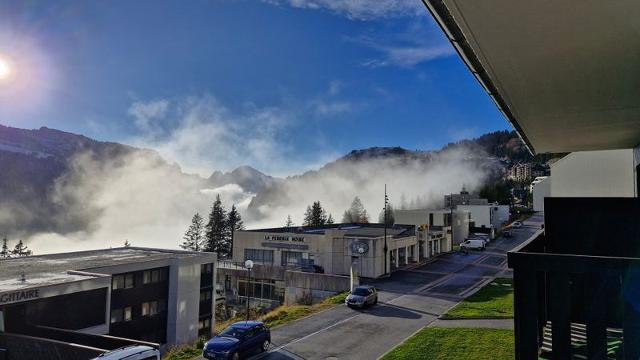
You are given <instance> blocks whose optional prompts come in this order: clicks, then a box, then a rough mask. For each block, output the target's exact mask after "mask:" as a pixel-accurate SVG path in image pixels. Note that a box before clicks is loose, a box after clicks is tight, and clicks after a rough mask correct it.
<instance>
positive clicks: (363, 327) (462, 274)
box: [252, 215, 542, 360]
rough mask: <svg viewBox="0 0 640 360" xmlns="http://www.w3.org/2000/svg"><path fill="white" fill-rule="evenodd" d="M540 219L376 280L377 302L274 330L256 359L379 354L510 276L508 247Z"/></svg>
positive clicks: (339, 308) (536, 226)
mask: <svg viewBox="0 0 640 360" xmlns="http://www.w3.org/2000/svg"><path fill="white" fill-rule="evenodd" d="M541 223H542V216H541V215H534V216H532V217H531V218H529V219H528V220H526V221H525V222H524V226H523V227H522V228H519V229H513V237H512V238H509V239H505V238H499V239H496V240H494V241H492V242H491V243H490V244H489V245H488V246H487V249H486V250H485V251H478V252H469V254H467V255H465V254H462V253H457V252H456V253H449V254H444V255H442V256H439V257H437V258H436V259H435V260H433V261H431V262H429V263H427V264H423V265H420V266H415V267H413V268H411V269H404V270H400V271H396V272H394V273H393V274H392V275H391V277H389V278H387V279H383V280H378V281H375V282H371V284H373V285H375V286H376V287H378V288H379V289H380V293H379V302H378V305H376V306H373V307H371V308H368V309H365V310H354V309H350V308H348V307H346V306H344V305H340V306H337V307H335V308H331V309H329V310H326V311H323V312H320V313H317V314H315V315H312V316H309V317H307V318H304V319H301V320H298V321H294V322H291V323H289V324H286V325H284V326H280V327H277V328H275V329H272V331H271V336H272V345H271V349H270V350H269V351H268V352H266V353H263V354H259V355H256V356H253V357H252V359H310V360H311V359H322V360H327V359H376V358H378V357H380V356H381V355H383V354H384V353H386V352H387V351H388V350H390V349H391V348H393V347H394V346H396V345H397V344H399V343H400V342H402V341H403V340H404V339H406V338H407V337H409V336H411V335H412V334H413V333H414V332H416V331H418V330H419V329H421V328H422V327H424V326H427V325H429V324H430V323H431V322H433V321H435V320H436V319H437V318H438V316H440V315H441V314H443V313H445V312H447V310H448V309H449V308H451V307H452V306H454V305H455V304H456V303H458V302H459V301H460V300H462V299H464V298H465V297H466V296H469V295H470V294H472V293H473V292H475V291H477V289H479V288H480V287H482V286H484V284H486V283H488V282H489V281H491V280H493V279H494V278H495V277H497V276H511V271H510V270H508V269H507V268H506V264H507V257H506V252H507V251H509V250H511V249H512V248H514V247H516V246H517V245H519V244H521V243H522V242H524V241H525V240H527V239H528V238H529V237H530V236H531V235H532V234H533V233H534V232H535V231H536V230H538V229H539V228H540V224H541Z"/></svg>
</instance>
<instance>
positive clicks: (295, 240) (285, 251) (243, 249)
mask: <svg viewBox="0 0 640 360" xmlns="http://www.w3.org/2000/svg"><path fill="white" fill-rule="evenodd" d="M384 244H385V240H384V225H382V224H334V225H327V226H322V227H295V228H286V227H283V228H271V229H257V230H242V231H237V232H236V233H235V241H234V243H233V261H234V262H244V261H245V260H248V259H251V260H253V261H254V262H255V263H258V264H263V265H275V266H283V267H286V266H292V267H309V266H314V265H315V266H320V267H322V269H323V270H324V273H325V274H334V275H349V274H350V268H351V261H352V259H353V258H357V260H358V264H359V265H358V266H359V268H358V270H359V273H360V276H363V277H368V278H377V277H380V276H381V275H383V274H385V273H389V271H391V270H393V269H394V268H395V267H400V266H402V265H406V264H407V263H408V262H409V261H417V260H418V255H417V254H418V251H417V246H416V245H417V240H416V231H415V226H413V225H394V226H390V227H388V228H387V247H388V261H387V262H386V266H387V268H386V270H385V268H384V266H385V261H384V250H383V249H384Z"/></svg>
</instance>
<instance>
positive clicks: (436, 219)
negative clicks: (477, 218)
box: [395, 209, 471, 246]
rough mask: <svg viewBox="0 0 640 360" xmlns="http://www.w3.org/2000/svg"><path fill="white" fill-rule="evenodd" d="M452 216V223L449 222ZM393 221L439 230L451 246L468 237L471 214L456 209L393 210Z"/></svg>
mask: <svg viewBox="0 0 640 360" xmlns="http://www.w3.org/2000/svg"><path fill="white" fill-rule="evenodd" d="M452 215H453V223H452V221H451V216H452ZM395 219H396V221H397V222H399V223H405V224H413V225H416V226H418V227H420V226H427V227H428V228H429V229H435V228H441V229H442V230H443V231H444V233H445V236H446V239H447V240H448V241H449V242H450V245H448V246H453V245H458V244H460V243H461V242H463V241H464V240H465V239H466V238H467V237H468V236H469V225H470V221H471V213H470V212H469V211H467V210H458V209H454V210H449V209H438V210H427V209H415V210H395ZM452 224H453V226H452ZM452 233H453V237H452Z"/></svg>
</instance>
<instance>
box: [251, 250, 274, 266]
mask: <svg viewBox="0 0 640 360" xmlns="http://www.w3.org/2000/svg"><path fill="white" fill-rule="evenodd" d="M244 260H245V261H246V260H252V261H253V262H255V263H260V264H273V250H261V249H244Z"/></svg>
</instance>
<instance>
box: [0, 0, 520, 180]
mask: <svg viewBox="0 0 640 360" xmlns="http://www.w3.org/2000/svg"><path fill="white" fill-rule="evenodd" d="M0 61H4V62H5V63H7V64H8V65H9V68H10V69H11V72H10V75H9V76H8V77H5V78H3V79H0V124H3V125H7V126H14V127H19V128H39V127H41V126H46V127H50V128H55V129H60V130H64V131H70V132H74V133H80V134H83V135H86V136H89V137H92V138H95V139H98V140H105V141H116V142H121V143H126V144H131V145H135V146H141V147H147V148H153V149H156V150H158V151H159V152H160V153H161V154H162V155H163V156H164V157H166V158H167V159H168V160H170V161H174V162H177V163H178V164H180V165H181V166H182V167H183V169H185V170H186V171H189V172H195V173H201V174H203V175H205V174H207V173H210V172H211V171H213V170H225V171H228V170H231V169H233V168H235V167H237V166H240V165H251V166H253V167H255V168H257V169H259V170H261V171H264V172H267V173H270V174H274V175H279V176H284V175H290V174H295V173H299V172H301V171H304V170H307V169H313V168H317V167H319V166H321V165H322V164H323V163H325V162H327V161H330V160H332V159H335V158H337V157H339V156H341V155H343V154H345V153H347V152H349V151H351V150H354V149H360V148H366V147H371V146H402V147H405V148H408V149H424V150H429V149H437V148H439V147H441V146H442V145H444V144H446V143H449V142H452V141H457V140H460V139H463V138H469V137H475V136H478V135H481V134H483V133H486V132H490V131H495V130H502V129H507V128H509V127H508V124H507V122H506V120H505V119H504V118H503V117H502V116H501V114H500V113H499V111H498V110H497V109H496V107H495V105H494V104H493V103H492V102H491V101H490V99H489V97H488V96H487V95H486V94H485V93H484V91H483V90H482V88H481V86H480V85H479V84H478V83H477V81H476V80H475V79H474V78H473V76H472V75H471V74H470V73H469V71H468V70H467V68H466V67H465V65H464V64H463V63H462V61H461V60H460V59H459V57H458V56H457V55H456V54H455V51H454V50H453V48H452V47H451V45H450V44H449V42H448V41H447V40H446V38H445V37H444V35H443V33H442V32H441V30H440V29H439V27H438V26H437V24H435V22H434V21H433V19H432V18H431V16H430V15H429V13H428V11H427V9H426V8H425V7H424V5H423V4H422V2H421V1H420V0H377V1H375V2H372V1H369V0H217V1H201V0H192V1H177V0H176V1H166V0H153V1H147V0H139V1H124V0H112V1H80V0H77V1H56V2H51V1H12V0H5V1H2V2H0Z"/></svg>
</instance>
